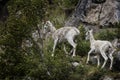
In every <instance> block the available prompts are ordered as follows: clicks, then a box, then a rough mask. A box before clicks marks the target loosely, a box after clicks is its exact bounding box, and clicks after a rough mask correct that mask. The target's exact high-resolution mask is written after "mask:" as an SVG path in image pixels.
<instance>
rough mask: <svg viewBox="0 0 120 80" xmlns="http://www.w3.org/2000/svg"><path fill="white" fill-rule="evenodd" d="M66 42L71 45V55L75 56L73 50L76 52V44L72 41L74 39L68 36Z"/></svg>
mask: <svg viewBox="0 0 120 80" xmlns="http://www.w3.org/2000/svg"><path fill="white" fill-rule="evenodd" d="M68 42H69V44H70V45H71V46H72V47H73V55H72V57H74V56H76V55H75V52H76V46H77V44H76V43H74V41H73V39H72V38H69V39H68Z"/></svg>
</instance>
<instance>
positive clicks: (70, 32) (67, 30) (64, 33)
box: [43, 21, 80, 56]
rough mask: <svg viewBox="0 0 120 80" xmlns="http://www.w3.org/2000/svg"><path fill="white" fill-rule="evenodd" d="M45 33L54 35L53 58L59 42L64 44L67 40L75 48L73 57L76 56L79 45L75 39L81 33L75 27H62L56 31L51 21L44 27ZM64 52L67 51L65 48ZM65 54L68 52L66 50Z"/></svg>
mask: <svg viewBox="0 0 120 80" xmlns="http://www.w3.org/2000/svg"><path fill="white" fill-rule="evenodd" d="M43 32H46V33H51V34H52V38H53V40H54V46H53V53H52V56H54V51H55V47H56V45H57V42H62V41H64V40H67V41H68V43H69V44H70V45H71V46H72V47H73V49H72V50H71V51H72V52H73V55H72V56H75V51H76V45H77V44H76V43H75V42H74V38H75V36H76V35H79V34H80V32H79V30H78V29H77V28H75V27H62V28H59V29H56V28H55V27H54V26H53V24H52V23H51V22H50V21H46V22H45V25H44V31H43ZM64 50H65V48H64ZM65 52H66V50H65ZM66 53H67V52H66Z"/></svg>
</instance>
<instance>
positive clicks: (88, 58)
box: [86, 49, 94, 64]
mask: <svg viewBox="0 0 120 80" xmlns="http://www.w3.org/2000/svg"><path fill="white" fill-rule="evenodd" d="M93 51H94V49H91V50H90V51H89V52H88V57H87V61H86V64H88V62H89V60H90V54H91V53H92V52H93Z"/></svg>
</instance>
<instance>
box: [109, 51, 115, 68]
mask: <svg viewBox="0 0 120 80" xmlns="http://www.w3.org/2000/svg"><path fill="white" fill-rule="evenodd" d="M114 52H115V50H113V51H112V53H110V54H109V58H110V60H111V63H110V68H109V69H110V70H111V69H112V65H113V59H114V58H113V56H112V54H113V53H114Z"/></svg>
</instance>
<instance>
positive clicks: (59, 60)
mask: <svg viewBox="0 0 120 80" xmlns="http://www.w3.org/2000/svg"><path fill="white" fill-rule="evenodd" d="M49 1H50V0H10V1H9V2H8V4H7V6H8V11H9V17H8V19H7V21H5V22H0V47H1V49H0V80H1V79H3V80H30V79H31V80H98V79H99V78H101V77H102V76H104V75H105V74H107V75H113V74H114V76H116V75H118V76H119V74H118V73H117V72H114V73H111V71H108V70H107V69H103V70H101V69H99V68H97V67H96V65H86V64H85V61H86V56H87V53H88V51H89V45H90V43H89V41H86V40H85V39H84V38H85V30H84V28H83V27H82V26H80V27H79V30H80V32H81V34H80V35H79V36H78V37H77V51H76V54H77V56H76V57H73V58H72V57H71V56H70V55H68V56H66V55H65V53H64V51H63V44H62V45H58V46H57V48H56V50H55V57H51V53H52V46H53V43H52V42H53V41H52V39H50V40H48V41H46V43H45V42H42V40H40V44H41V45H42V44H44V46H43V47H42V48H41V47H40V48H39V46H38V45H36V43H35V42H34V41H33V40H32V37H31V33H32V32H33V31H34V30H35V29H37V24H38V23H40V24H41V23H42V21H43V20H48V19H49V20H51V21H52V22H53V24H55V26H56V28H60V27H62V26H63V25H64V22H65V20H66V18H67V17H66V15H65V11H64V9H70V8H74V7H75V5H76V4H77V2H78V0H51V1H52V3H50V2H49ZM40 28H42V27H40ZM118 32H119V31H118ZM113 36H118V35H117V33H116V32H113V31H112V32H111V31H106V30H105V31H103V32H102V33H100V34H96V38H97V39H107V40H109V39H110V40H112V39H113V38H114V37H113ZM26 39H29V40H31V42H32V43H33V46H32V47H29V48H22V42H23V41H24V40H26ZM65 45H66V48H67V50H68V51H70V49H71V46H70V45H69V44H68V43H65ZM41 54H43V55H44V57H42V55H41ZM72 62H79V63H80V65H79V66H77V67H74V66H73V65H72Z"/></svg>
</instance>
